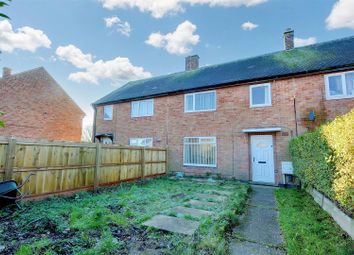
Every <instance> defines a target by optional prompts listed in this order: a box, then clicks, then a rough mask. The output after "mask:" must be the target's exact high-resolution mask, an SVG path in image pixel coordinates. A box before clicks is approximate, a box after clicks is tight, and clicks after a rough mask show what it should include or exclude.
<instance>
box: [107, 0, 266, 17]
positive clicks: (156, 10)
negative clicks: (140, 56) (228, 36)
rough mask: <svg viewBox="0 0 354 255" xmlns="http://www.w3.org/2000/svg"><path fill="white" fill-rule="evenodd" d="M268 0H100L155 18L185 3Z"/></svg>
mask: <svg viewBox="0 0 354 255" xmlns="http://www.w3.org/2000/svg"><path fill="white" fill-rule="evenodd" d="M267 1H268V0H100V2H101V3H102V5H103V7H104V8H107V9H110V10H112V9H116V8H121V9H124V8H138V9H139V11H141V12H148V13H150V14H151V15H152V16H153V17H155V18H162V17H163V16H165V15H167V14H175V13H179V12H183V11H184V6H185V5H209V6H210V7H214V6H223V7H239V6H242V5H244V6H247V7H249V6H255V5H258V4H261V3H265V2H267Z"/></svg>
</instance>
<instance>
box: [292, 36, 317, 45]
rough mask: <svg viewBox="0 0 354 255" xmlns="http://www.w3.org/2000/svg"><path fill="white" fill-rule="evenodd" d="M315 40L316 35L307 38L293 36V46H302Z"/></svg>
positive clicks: (313, 42)
mask: <svg viewBox="0 0 354 255" xmlns="http://www.w3.org/2000/svg"><path fill="white" fill-rule="evenodd" d="M316 42H317V39H316V37H309V38H298V37H295V38H294V46H295V47H302V46H307V45H311V44H315V43H316Z"/></svg>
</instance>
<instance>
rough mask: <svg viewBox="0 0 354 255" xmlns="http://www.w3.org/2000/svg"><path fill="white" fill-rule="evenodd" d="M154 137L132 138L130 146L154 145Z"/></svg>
mask: <svg viewBox="0 0 354 255" xmlns="http://www.w3.org/2000/svg"><path fill="white" fill-rule="evenodd" d="M152 144H153V140H152V138H130V140H129V145H130V146H140V147H152Z"/></svg>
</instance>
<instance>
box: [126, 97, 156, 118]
mask: <svg viewBox="0 0 354 255" xmlns="http://www.w3.org/2000/svg"><path fill="white" fill-rule="evenodd" d="M131 107H132V109H131V110H132V112H131V116H132V117H145V116H153V115H154V100H153V99H149V100H142V101H134V102H132V104H131Z"/></svg>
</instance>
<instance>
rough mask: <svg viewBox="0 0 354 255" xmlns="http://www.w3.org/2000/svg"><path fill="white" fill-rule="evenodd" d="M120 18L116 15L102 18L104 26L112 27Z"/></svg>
mask: <svg viewBox="0 0 354 255" xmlns="http://www.w3.org/2000/svg"><path fill="white" fill-rule="evenodd" d="M119 21H120V19H119V18H118V17H117V16H113V17H110V18H104V22H105V23H106V27H112V26H113V25H114V24H117V23H118V22H119Z"/></svg>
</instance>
